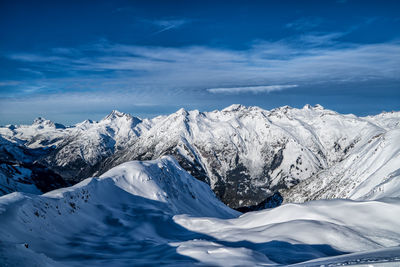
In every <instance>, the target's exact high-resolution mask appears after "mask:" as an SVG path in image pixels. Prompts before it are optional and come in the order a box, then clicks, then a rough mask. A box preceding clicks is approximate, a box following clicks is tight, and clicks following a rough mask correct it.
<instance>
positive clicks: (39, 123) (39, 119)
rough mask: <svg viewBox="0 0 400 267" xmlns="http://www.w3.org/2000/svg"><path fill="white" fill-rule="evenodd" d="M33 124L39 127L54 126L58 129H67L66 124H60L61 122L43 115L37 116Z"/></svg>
mask: <svg viewBox="0 0 400 267" xmlns="http://www.w3.org/2000/svg"><path fill="white" fill-rule="evenodd" d="M32 125H36V126H39V127H52V128H56V129H65V126H64V125H62V124H60V123H54V122H52V121H51V120H46V119H45V118H43V117H37V118H36V119H35V120H34V121H33V124H32Z"/></svg>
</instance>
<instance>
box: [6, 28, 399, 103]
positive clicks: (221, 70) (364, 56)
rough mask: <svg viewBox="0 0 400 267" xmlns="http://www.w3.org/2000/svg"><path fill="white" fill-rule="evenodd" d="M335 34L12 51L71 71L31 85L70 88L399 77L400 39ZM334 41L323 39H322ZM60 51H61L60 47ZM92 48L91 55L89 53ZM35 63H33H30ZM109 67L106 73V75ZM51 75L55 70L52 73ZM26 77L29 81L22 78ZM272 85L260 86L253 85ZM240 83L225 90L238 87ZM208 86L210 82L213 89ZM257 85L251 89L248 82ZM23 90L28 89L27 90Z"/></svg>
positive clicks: (45, 66) (186, 88) (40, 65)
mask: <svg viewBox="0 0 400 267" xmlns="http://www.w3.org/2000/svg"><path fill="white" fill-rule="evenodd" d="M335 36H336V35H335V34H330V35H325V36H322V35H320V36H319V37H318V38H316V37H315V35H312V36H308V37H307V36H303V37H301V38H299V39H297V40H296V41H293V40H291V41H288V40H281V41H279V42H258V43H256V44H254V45H253V46H252V47H250V48H249V49H247V50H230V49H219V48H212V47H205V46H189V47H177V48H173V47H145V46H134V45H123V44H113V43H109V42H102V43H101V44H96V45H93V46H85V47H82V48H80V49H78V50H79V51H78V53H77V54H79V56H75V53H74V54H67V53H64V54H63V55H62V56H60V55H59V54H55V53H54V51H49V52H47V53H41V54H18V53H14V54H12V55H9V56H8V57H9V58H11V59H13V60H16V61H20V62H22V63H25V64H26V66H24V67H26V68H31V69H33V67H34V70H35V71H40V72H42V73H44V74H46V72H47V71H52V74H53V75H51V77H54V73H63V74H65V73H67V72H68V73H69V76H68V77H64V76H61V77H56V78H46V79H45V80H43V78H37V79H35V78H31V79H27V80H24V81H22V82H21V83H22V84H21V85H20V86H21V88H22V87H24V85H25V86H40V85H42V84H43V82H44V81H45V82H46V87H47V88H52V90H54V91H55V92H56V91H57V89H59V90H61V91H63V92H68V90H72V91H74V92H76V91H82V92H85V91H91V90H97V91H110V92H115V91H116V90H117V89H118V90H122V91H125V92H138V91H140V92H141V94H147V95H154V94H155V93H159V94H160V95H162V94H165V95H171V94H172V95H174V96H175V95H176V94H175V93H182V92H185V94H190V93H191V92H192V91H193V90H194V91H196V92H199V91H202V92H205V93H207V92H210V90H211V89H223V90H222V91H219V92H224V90H225V93H227V92H228V91H231V92H233V91H237V92H243V91H245V90H247V91H248V92H258V91H263V92H267V91H270V92H271V91H273V90H277V89H276V88H275V89H273V88H271V87H266V86H270V85H299V86H302V85H303V84H306V85H307V86H310V85H311V86H312V85H320V84H332V83H336V84H337V83H343V82H360V81H363V82H365V81H374V80H375V81H376V80H381V81H397V82H398V81H399V77H400V73H399V68H398V66H399V62H400V43H399V42H388V43H381V44H344V43H341V44H337V43H335V42H331V41H330V40H332V38H333V39H334V38H335ZM326 42H328V43H330V45H328V46H327V45H323V46H319V45H318V44H319V43H326ZM55 51H58V50H55ZM89 54H90V56H88V55H89ZM32 64H34V65H32ZM105 74H106V75H105ZM49 76H50V75H49ZM24 83H25V84H24ZM254 84H257V85H266V86H263V87H257V88H256V87H254V86H252V85H254ZM238 85H240V86H243V87H241V88H242V89H230V90H228V89H226V88H238ZM207 88H211V89H208V90H207ZM243 88H252V89H243ZM21 91H22V90H21Z"/></svg>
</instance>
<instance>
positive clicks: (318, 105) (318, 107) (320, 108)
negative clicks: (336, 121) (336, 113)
mask: <svg viewBox="0 0 400 267" xmlns="http://www.w3.org/2000/svg"><path fill="white" fill-rule="evenodd" d="M314 109H316V110H324V109H325V108H324V107H323V106H321V105H320V104H315V105H314Z"/></svg>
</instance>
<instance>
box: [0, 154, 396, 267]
mask: <svg viewBox="0 0 400 267" xmlns="http://www.w3.org/2000/svg"><path fill="white" fill-rule="evenodd" d="M396 214H400V201H399V198H393V199H382V200H380V201H366V202H356V201H350V200H325V201H315V202H309V203H307V204H286V205H283V206H281V207H278V208H275V209H270V210H264V211H260V212H249V213H246V214H244V215H241V216H239V215H240V214H239V213H238V212H236V211H234V210H232V209H230V208H229V207H227V206H225V205H224V204H223V203H221V202H220V201H219V200H218V199H217V198H216V197H215V195H214V194H213V192H212V191H211V190H210V188H209V187H208V186H207V185H206V184H204V183H202V182H200V181H198V180H196V179H195V178H193V177H192V176H190V175H189V174H188V173H187V172H185V171H184V170H183V169H182V168H181V167H180V166H179V165H178V163H177V162H176V161H175V160H174V159H173V158H172V157H163V158H161V159H159V160H154V161H147V162H138V161H135V162H127V163H124V164H122V165H120V166H117V167H115V168H113V169H111V170H110V171H108V172H107V173H105V174H104V175H103V176H101V177H99V178H88V179H86V180H84V181H82V182H80V183H79V184H76V185H75V186H72V187H68V188H63V189H58V190H55V191H51V192H49V193H47V194H44V195H40V196H38V195H31V194H24V193H12V194H8V195H5V196H3V197H0V240H1V242H0V265H2V266H15V265H18V266H32V265H38V266H82V265H85V266H99V265H104V266H132V265H135V266H137V265H145V266H149V265H157V266H159V265H168V266H192V265H196V266H198V265H201V266H210V265H211V266H282V265H288V264H301V265H302V266H309V265H308V264H310V263H311V262H314V263H315V262H316V263H317V264H318V262H323V263H325V264H328V263H331V262H335V263H341V264H342V265H346V264H347V263H349V262H350V263H351V262H361V263H362V262H363V261H366V262H369V263H371V261H372V262H373V261H376V262H379V261H386V262H387V261H390V262H392V263H394V262H396V261H399V260H400V258H399V257H398V255H399V254H398V252H399V251H400V250H399V249H398V247H396V246H398V245H399V244H400V233H399V232H398V229H399V228H400V220H399V219H398V218H397V216H396ZM293 229H298V230H297V231H293ZM361 252H362V253H361ZM348 253H350V254H348ZM321 257H324V258H321ZM326 257H328V258H326ZM330 257H332V258H330ZM314 263H312V264H314Z"/></svg>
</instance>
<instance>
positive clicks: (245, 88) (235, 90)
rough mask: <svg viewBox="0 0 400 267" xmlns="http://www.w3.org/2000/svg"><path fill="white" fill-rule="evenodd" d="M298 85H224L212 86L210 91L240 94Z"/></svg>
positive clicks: (276, 89)
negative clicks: (221, 86) (222, 86)
mask: <svg viewBox="0 0 400 267" xmlns="http://www.w3.org/2000/svg"><path fill="white" fill-rule="evenodd" d="M297 86H298V85H296V84H293V85H266V86H243V87H224V88H210V89H207V91H208V92H210V93H213V94H240V93H254V94H257V93H269V92H272V91H281V90H284V89H289V88H294V87H297Z"/></svg>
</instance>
